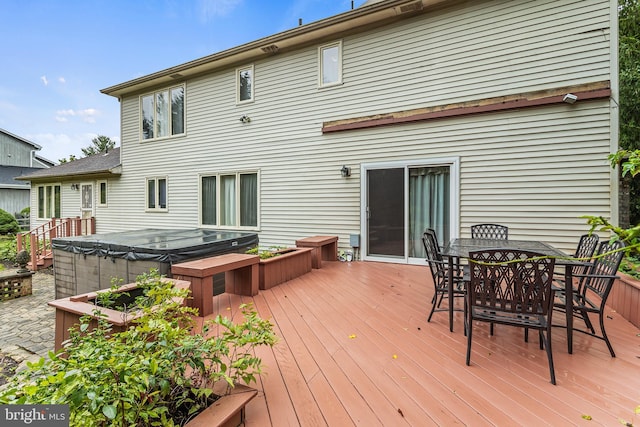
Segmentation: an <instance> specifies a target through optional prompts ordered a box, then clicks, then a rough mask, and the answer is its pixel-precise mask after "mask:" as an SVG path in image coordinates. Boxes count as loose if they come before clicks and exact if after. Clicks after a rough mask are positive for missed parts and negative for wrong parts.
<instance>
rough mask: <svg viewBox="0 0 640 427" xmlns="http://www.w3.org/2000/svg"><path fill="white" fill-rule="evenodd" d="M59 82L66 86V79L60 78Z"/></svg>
mask: <svg viewBox="0 0 640 427" xmlns="http://www.w3.org/2000/svg"><path fill="white" fill-rule="evenodd" d="M58 82H59V83H62V84H65V83H66V82H67V81H66V80H65V79H64V77H58Z"/></svg>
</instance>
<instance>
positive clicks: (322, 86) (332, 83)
mask: <svg viewBox="0 0 640 427" xmlns="http://www.w3.org/2000/svg"><path fill="white" fill-rule="evenodd" d="M336 46H337V47H338V81H335V82H331V83H323V81H322V71H323V70H322V68H323V67H322V65H323V62H322V51H323V50H324V49H327V48H331V47H336ZM341 84H342V40H338V41H336V42H332V43H327V44H323V45H321V46H318V88H320V89H321V88H325V87H333V86H339V85H341Z"/></svg>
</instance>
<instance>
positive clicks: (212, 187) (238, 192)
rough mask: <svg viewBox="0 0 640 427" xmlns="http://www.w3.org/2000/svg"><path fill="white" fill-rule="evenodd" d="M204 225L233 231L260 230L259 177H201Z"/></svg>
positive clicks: (244, 175) (234, 174)
mask: <svg viewBox="0 0 640 427" xmlns="http://www.w3.org/2000/svg"><path fill="white" fill-rule="evenodd" d="M200 191H201V194H200V209H201V221H202V225H213V226H217V227H233V228H256V227H257V226H258V174H257V173H255V172H252V173H244V172H243V173H233V174H218V175H209V176H202V177H201V182H200Z"/></svg>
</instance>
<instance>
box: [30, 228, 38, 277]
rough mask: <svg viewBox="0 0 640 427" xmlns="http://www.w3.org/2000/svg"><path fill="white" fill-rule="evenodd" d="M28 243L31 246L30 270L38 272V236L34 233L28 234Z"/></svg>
mask: <svg viewBox="0 0 640 427" xmlns="http://www.w3.org/2000/svg"><path fill="white" fill-rule="evenodd" d="M29 243H30V244H31V269H32V270H33V271H38V236H37V234H36V233H29Z"/></svg>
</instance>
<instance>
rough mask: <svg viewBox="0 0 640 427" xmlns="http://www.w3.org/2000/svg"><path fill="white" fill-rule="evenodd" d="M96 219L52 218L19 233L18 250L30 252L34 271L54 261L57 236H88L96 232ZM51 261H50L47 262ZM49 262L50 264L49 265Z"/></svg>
mask: <svg viewBox="0 0 640 427" xmlns="http://www.w3.org/2000/svg"><path fill="white" fill-rule="evenodd" d="M95 232H96V219H95V217H91V218H80V217H76V218H52V219H51V220H50V221H49V222H46V223H44V224H41V225H39V226H37V227H36V228H34V229H32V230H30V231H28V232H25V233H18V236H17V240H18V241H17V246H18V247H17V250H18V252H20V251H22V250H27V251H28V252H29V253H30V259H31V262H30V266H31V269H32V270H33V271H37V270H38V268H39V267H41V268H42V267H47V266H48V265H51V262H52V255H53V254H52V249H51V241H52V239H55V238H57V237H71V236H86V235H90V234H95ZM47 261H49V262H47ZM47 264H48V265H47Z"/></svg>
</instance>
